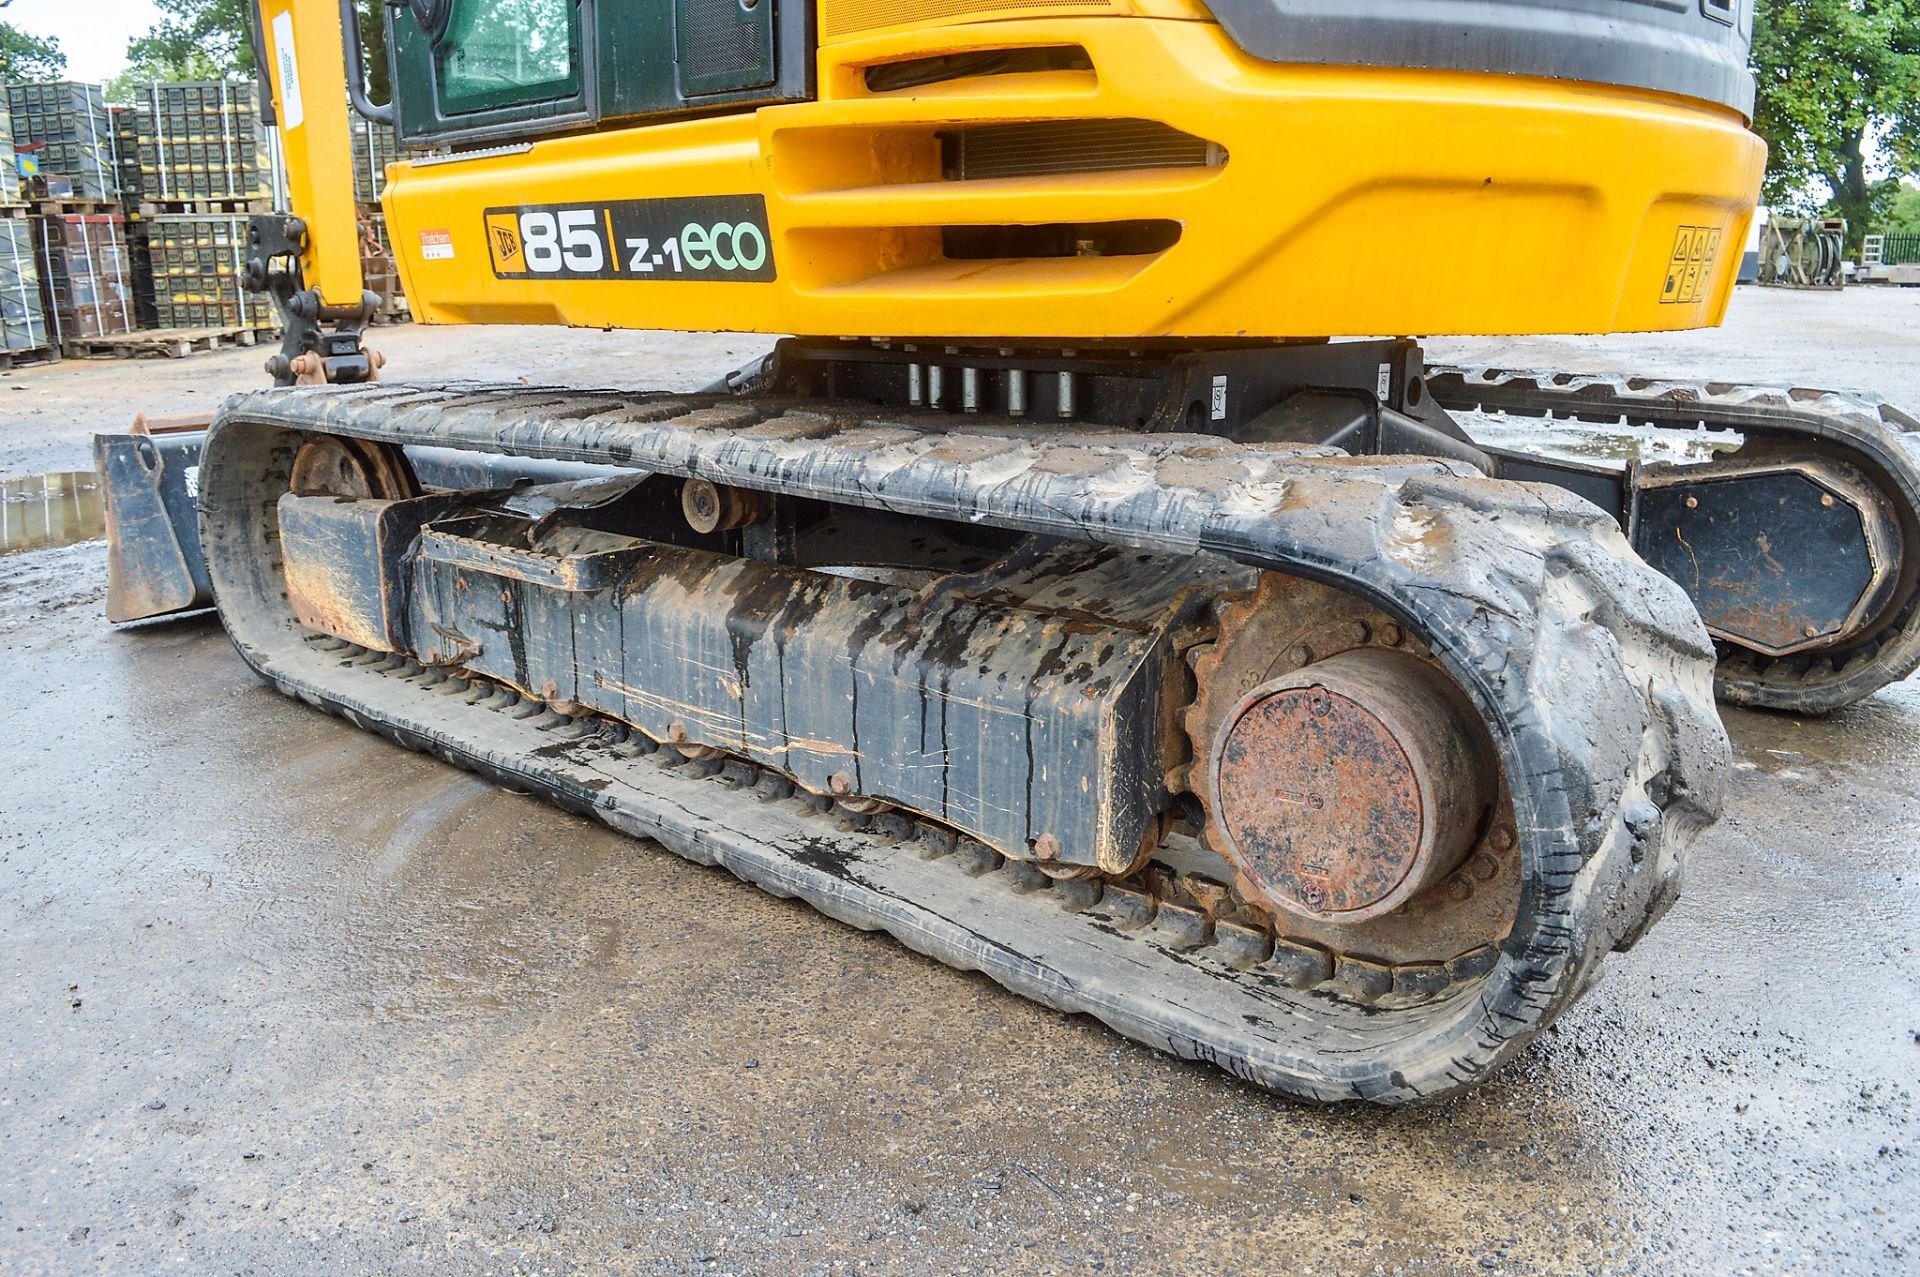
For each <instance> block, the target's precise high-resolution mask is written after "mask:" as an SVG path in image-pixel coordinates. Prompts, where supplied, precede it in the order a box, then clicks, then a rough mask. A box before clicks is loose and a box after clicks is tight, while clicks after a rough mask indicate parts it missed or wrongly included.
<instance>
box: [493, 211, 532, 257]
mask: <svg viewBox="0 0 1920 1277" xmlns="http://www.w3.org/2000/svg"><path fill="white" fill-rule="evenodd" d="M487 246H488V247H489V248H490V249H492V251H493V268H494V269H495V270H498V271H518V270H525V269H526V267H524V266H522V265H521V264H520V259H521V253H520V221H519V219H518V218H517V217H515V216H514V215H513V214H512V213H492V214H489V215H488V217H487Z"/></svg>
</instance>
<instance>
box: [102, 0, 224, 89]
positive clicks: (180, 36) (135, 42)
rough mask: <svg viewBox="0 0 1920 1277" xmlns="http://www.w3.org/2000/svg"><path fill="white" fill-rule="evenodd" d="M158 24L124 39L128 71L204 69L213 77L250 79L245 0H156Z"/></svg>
mask: <svg viewBox="0 0 1920 1277" xmlns="http://www.w3.org/2000/svg"><path fill="white" fill-rule="evenodd" d="M155 4H156V5H157V7H158V8H159V10H160V13H161V18H160V21H158V22H156V23H154V24H153V28H152V29H151V30H149V31H148V32H147V33H146V34H145V35H142V36H135V37H134V38H133V39H131V40H129V41H127V63H128V66H129V68H132V67H135V66H147V67H154V68H161V69H165V68H183V67H188V66H196V65H203V66H206V67H208V68H210V69H211V70H212V71H213V73H214V74H215V75H252V74H253V45H252V44H251V43H250V42H249V41H248V39H247V27H246V22H247V19H246V16H245V12H244V11H245V9H246V8H247V7H248V6H247V0H155Z"/></svg>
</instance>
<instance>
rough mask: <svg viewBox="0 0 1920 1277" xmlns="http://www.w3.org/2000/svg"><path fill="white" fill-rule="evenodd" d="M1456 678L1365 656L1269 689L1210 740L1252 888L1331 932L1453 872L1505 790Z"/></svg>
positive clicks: (1219, 795)
mask: <svg viewBox="0 0 1920 1277" xmlns="http://www.w3.org/2000/svg"><path fill="white" fill-rule="evenodd" d="M1482 738H1483V733H1482V731H1481V728H1480V723H1479V720H1478V716H1477V715H1475V714H1474V712H1473V708H1472V706H1471V705H1469V704H1468V702H1467V699H1466V697H1465V696H1464V695H1463V694H1462V693H1461V691H1460V689H1459V688H1458V687H1457V686H1455V685H1454V683H1453V682H1452V680H1450V679H1449V678H1448V677H1447V676H1446V674H1445V673H1444V672H1443V671H1441V670H1439V669H1437V668H1436V667H1434V666H1433V665H1430V664H1428V663H1427V662H1425V661H1422V660H1420V659H1418V658H1417V657H1414V656H1411V655H1409V654H1407V653H1405V652H1399V651H1392V650H1387V649H1382V648H1358V649H1355V650H1353V651H1348V652H1342V653H1341V654H1339V655H1337V656H1332V657H1329V658H1327V659H1326V660H1324V661H1319V662H1317V663H1315V664H1313V665H1309V666H1307V667H1305V668H1303V669H1299V670H1296V671H1294V672H1293V673H1291V674H1286V675H1282V676H1281V677H1278V678H1274V679H1270V680H1268V681H1266V682H1264V683H1262V684H1260V685H1259V686H1257V687H1255V688H1254V689H1253V690H1252V691H1250V692H1249V693H1247V694H1246V695H1245V696H1243V697H1242V698H1241V699H1240V701H1239V702H1238V703H1237V704H1236V705H1235V706H1234V708H1233V710H1232V711H1231V712H1230V713H1229V714H1227V715H1226V717H1225V719H1224V720H1223V721H1222V723H1221V726H1220V730H1219V731H1218V733H1217V734H1216V735H1215V737H1214V742H1213V750H1212V756H1211V763H1212V766H1211V768H1210V777H1211V789H1212V793H1211V794H1210V795H1209V803H1210V806H1211V808H1212V810H1213V812H1214V814H1215V823H1216V826H1217V828H1218V829H1219V830H1220V831H1221V832H1222V833H1223V834H1224V835H1225V840H1226V842H1227V846H1226V847H1223V848H1221V849H1220V850H1222V851H1223V852H1225V853H1226V854H1227V855H1228V856H1229V857H1230V858H1231V859H1232V860H1233V861H1234V864H1235V867H1236V868H1237V869H1238V870H1239V872H1240V874H1241V877H1242V879H1243V880H1244V886H1245V887H1246V888H1247V889H1249V890H1250V891H1251V892H1253V893H1254V894H1256V895H1258V896H1260V897H1261V898H1263V899H1264V900H1265V901H1266V902H1267V903H1269V904H1271V905H1272V906H1273V907H1275V908H1277V909H1283V910H1286V911H1288V912H1290V913H1294V914H1298V915H1301V916H1304V917H1308V918H1314V919H1317V920H1320V921H1323V922H1360V921H1363V920H1365V919H1368V918H1376V917H1379V916H1380V915H1381V914H1385V913H1390V912H1391V911H1393V910H1394V909H1397V908H1399V907H1400V906H1401V905H1403V904H1405V903H1406V902H1407V901H1409V900H1411V899H1413V898H1414V897H1415V896H1417V895H1419V894H1420V893H1421V892H1423V891H1425V890H1426V889H1427V888H1429V887H1431V886H1433V885H1434V884H1435V883H1437V882H1439V881H1440V880H1441V879H1443V878H1445V877H1446V876H1447V875H1448V874H1450V873H1452V872H1453V870H1454V869H1456V868H1457V867H1458V866H1459V864H1460V862H1461V861H1462V859H1464V858H1465V856H1466V854H1467V852H1468V851H1469V850H1471V849H1472V847H1473V843H1474V839H1475V837H1476V835H1477V833H1478V831H1479V827H1480V825H1481V823H1482V822H1483V820H1484V818H1485V815H1486V812H1487V808H1488V806H1489V805H1490V804H1491V803H1492V802H1493V800H1494V798H1495V796H1496V794H1497V793H1498V774H1497V769H1496V765H1495V763H1494V760H1493V759H1492V758H1491V757H1490V756H1489V751H1488V750H1487V749H1486V748H1485V746H1484V745H1483V744H1482Z"/></svg>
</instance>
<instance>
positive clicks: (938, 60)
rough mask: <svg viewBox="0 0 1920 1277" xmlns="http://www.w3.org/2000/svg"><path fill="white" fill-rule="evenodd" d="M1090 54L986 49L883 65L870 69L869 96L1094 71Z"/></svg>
mask: <svg viewBox="0 0 1920 1277" xmlns="http://www.w3.org/2000/svg"><path fill="white" fill-rule="evenodd" d="M1091 70H1093V62H1092V60H1091V59H1089V58H1088V57H1087V51H1086V50H1085V49H1083V48H1081V47H1080V46H1079V45H1075V44H1060V45H1047V46H1044V47H1042V48H1036V49H982V50H979V51H977V52H974V53H944V54H941V55H939V56H938V57H931V58H908V59H906V60H905V61H902V62H881V63H877V64H876V65H874V66H870V67H868V68H867V69H866V72H865V76H866V82H867V92H869V93H890V92H892V91H894V90H895V89H917V88H922V87H924V86H926V85H929V84H945V83H947V82H948V81H951V80H971V79H978V78H980V77H983V76H990V75H1019V74H1022V73H1023V72H1031V71H1091Z"/></svg>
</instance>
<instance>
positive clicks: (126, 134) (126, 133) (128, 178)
mask: <svg viewBox="0 0 1920 1277" xmlns="http://www.w3.org/2000/svg"><path fill="white" fill-rule="evenodd" d="M107 115H108V116H109V117H110V118H111V120H112V122H113V171H114V173H115V174H116V175H117V176H118V178H119V181H120V198H121V199H122V200H123V201H124V202H126V203H128V204H132V203H134V202H136V201H137V200H139V198H140V194H141V189H142V187H141V181H140V113H139V112H138V111H136V110H134V109H133V108H132V107H130V106H110V107H108V108H107Z"/></svg>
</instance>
